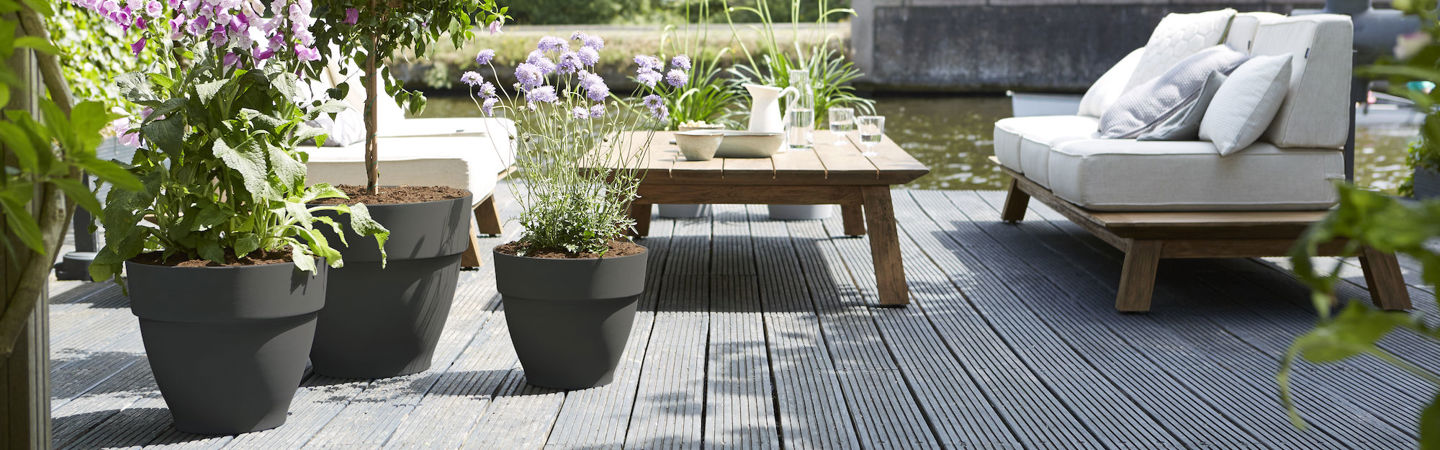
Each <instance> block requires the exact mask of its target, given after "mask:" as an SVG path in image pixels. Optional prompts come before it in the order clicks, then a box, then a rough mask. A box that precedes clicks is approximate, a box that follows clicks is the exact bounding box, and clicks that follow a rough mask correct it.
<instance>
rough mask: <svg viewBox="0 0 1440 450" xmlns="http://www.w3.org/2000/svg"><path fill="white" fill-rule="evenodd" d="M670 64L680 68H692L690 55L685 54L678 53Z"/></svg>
mask: <svg viewBox="0 0 1440 450" xmlns="http://www.w3.org/2000/svg"><path fill="white" fill-rule="evenodd" d="M670 65H671V66H675V68H677V69H680V70H690V57H689V56H685V55H678V56H676V57H674V58H670Z"/></svg>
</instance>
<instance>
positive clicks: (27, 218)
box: [0, 198, 47, 255]
mask: <svg viewBox="0 0 1440 450" xmlns="http://www.w3.org/2000/svg"><path fill="white" fill-rule="evenodd" d="M0 209H3V210H4V212H5V215H6V216H8V218H9V220H6V221H5V223H6V224H8V226H9V228H10V232H11V233H15V236H16V237H18V238H20V242H22V243H24V244H25V246H26V247H30V250H34V251H35V253H39V254H41V255H44V254H46V253H47V252H46V251H45V240H44V238H43V237H42V235H41V234H40V224H39V223H38V222H36V221H35V217H34V216H31V215H30V211H28V210H26V209H25V204H24V203H19V202H16V201H15V200H13V199H10V198H0Z"/></svg>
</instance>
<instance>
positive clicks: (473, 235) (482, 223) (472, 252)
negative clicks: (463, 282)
mask: <svg viewBox="0 0 1440 450" xmlns="http://www.w3.org/2000/svg"><path fill="white" fill-rule="evenodd" d="M514 171H515V168H514V167H511V168H509V169H506V170H505V171H504V172H500V175H499V176H498V177H497V178H496V180H497V182H499V181H504V180H505V177H507V176H509V175H510V172H514ZM472 212H473V213H474V215H475V220H474V221H472V222H470V246H469V247H467V248H466V249H465V253H461V254H460V267H461V268H464V269H475V268H478V267H480V262H481V261H482V260H481V259H480V252H481V249H480V236H479V235H481V234H484V235H487V236H499V235H501V234H503V233H504V232H505V230H504V227H503V226H502V224H501V222H500V209H499V208H496V207H495V194H494V193H493V192H492V193H491V194H490V195H489V196H487V197H485V200H484V201H481V202H480V203H476V204H475V207H474V210H473V211H472Z"/></svg>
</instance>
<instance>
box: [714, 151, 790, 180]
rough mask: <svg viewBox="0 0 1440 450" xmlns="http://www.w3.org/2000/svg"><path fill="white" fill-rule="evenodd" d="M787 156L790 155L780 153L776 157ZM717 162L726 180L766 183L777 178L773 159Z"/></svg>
mask: <svg viewBox="0 0 1440 450" xmlns="http://www.w3.org/2000/svg"><path fill="white" fill-rule="evenodd" d="M785 154H789V153H788V152H787V153H780V154H777V155H776V156H779V155H785ZM717 160H718V161H720V163H721V165H722V166H723V169H722V170H723V174H722V175H721V177H722V178H723V179H725V180H729V181H742V180H745V181H748V180H754V181H759V182H764V181H765V180H774V179H775V178H776V175H775V160H774V159H773V158H719V159H717Z"/></svg>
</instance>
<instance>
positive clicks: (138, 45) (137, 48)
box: [130, 37, 145, 55]
mask: <svg viewBox="0 0 1440 450" xmlns="http://www.w3.org/2000/svg"><path fill="white" fill-rule="evenodd" d="M143 50H145V38H143V37H142V38H140V40H138V41H135V43H134V44H130V51H132V52H135V54H136V55H139V54H140V52H141V51H143Z"/></svg>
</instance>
